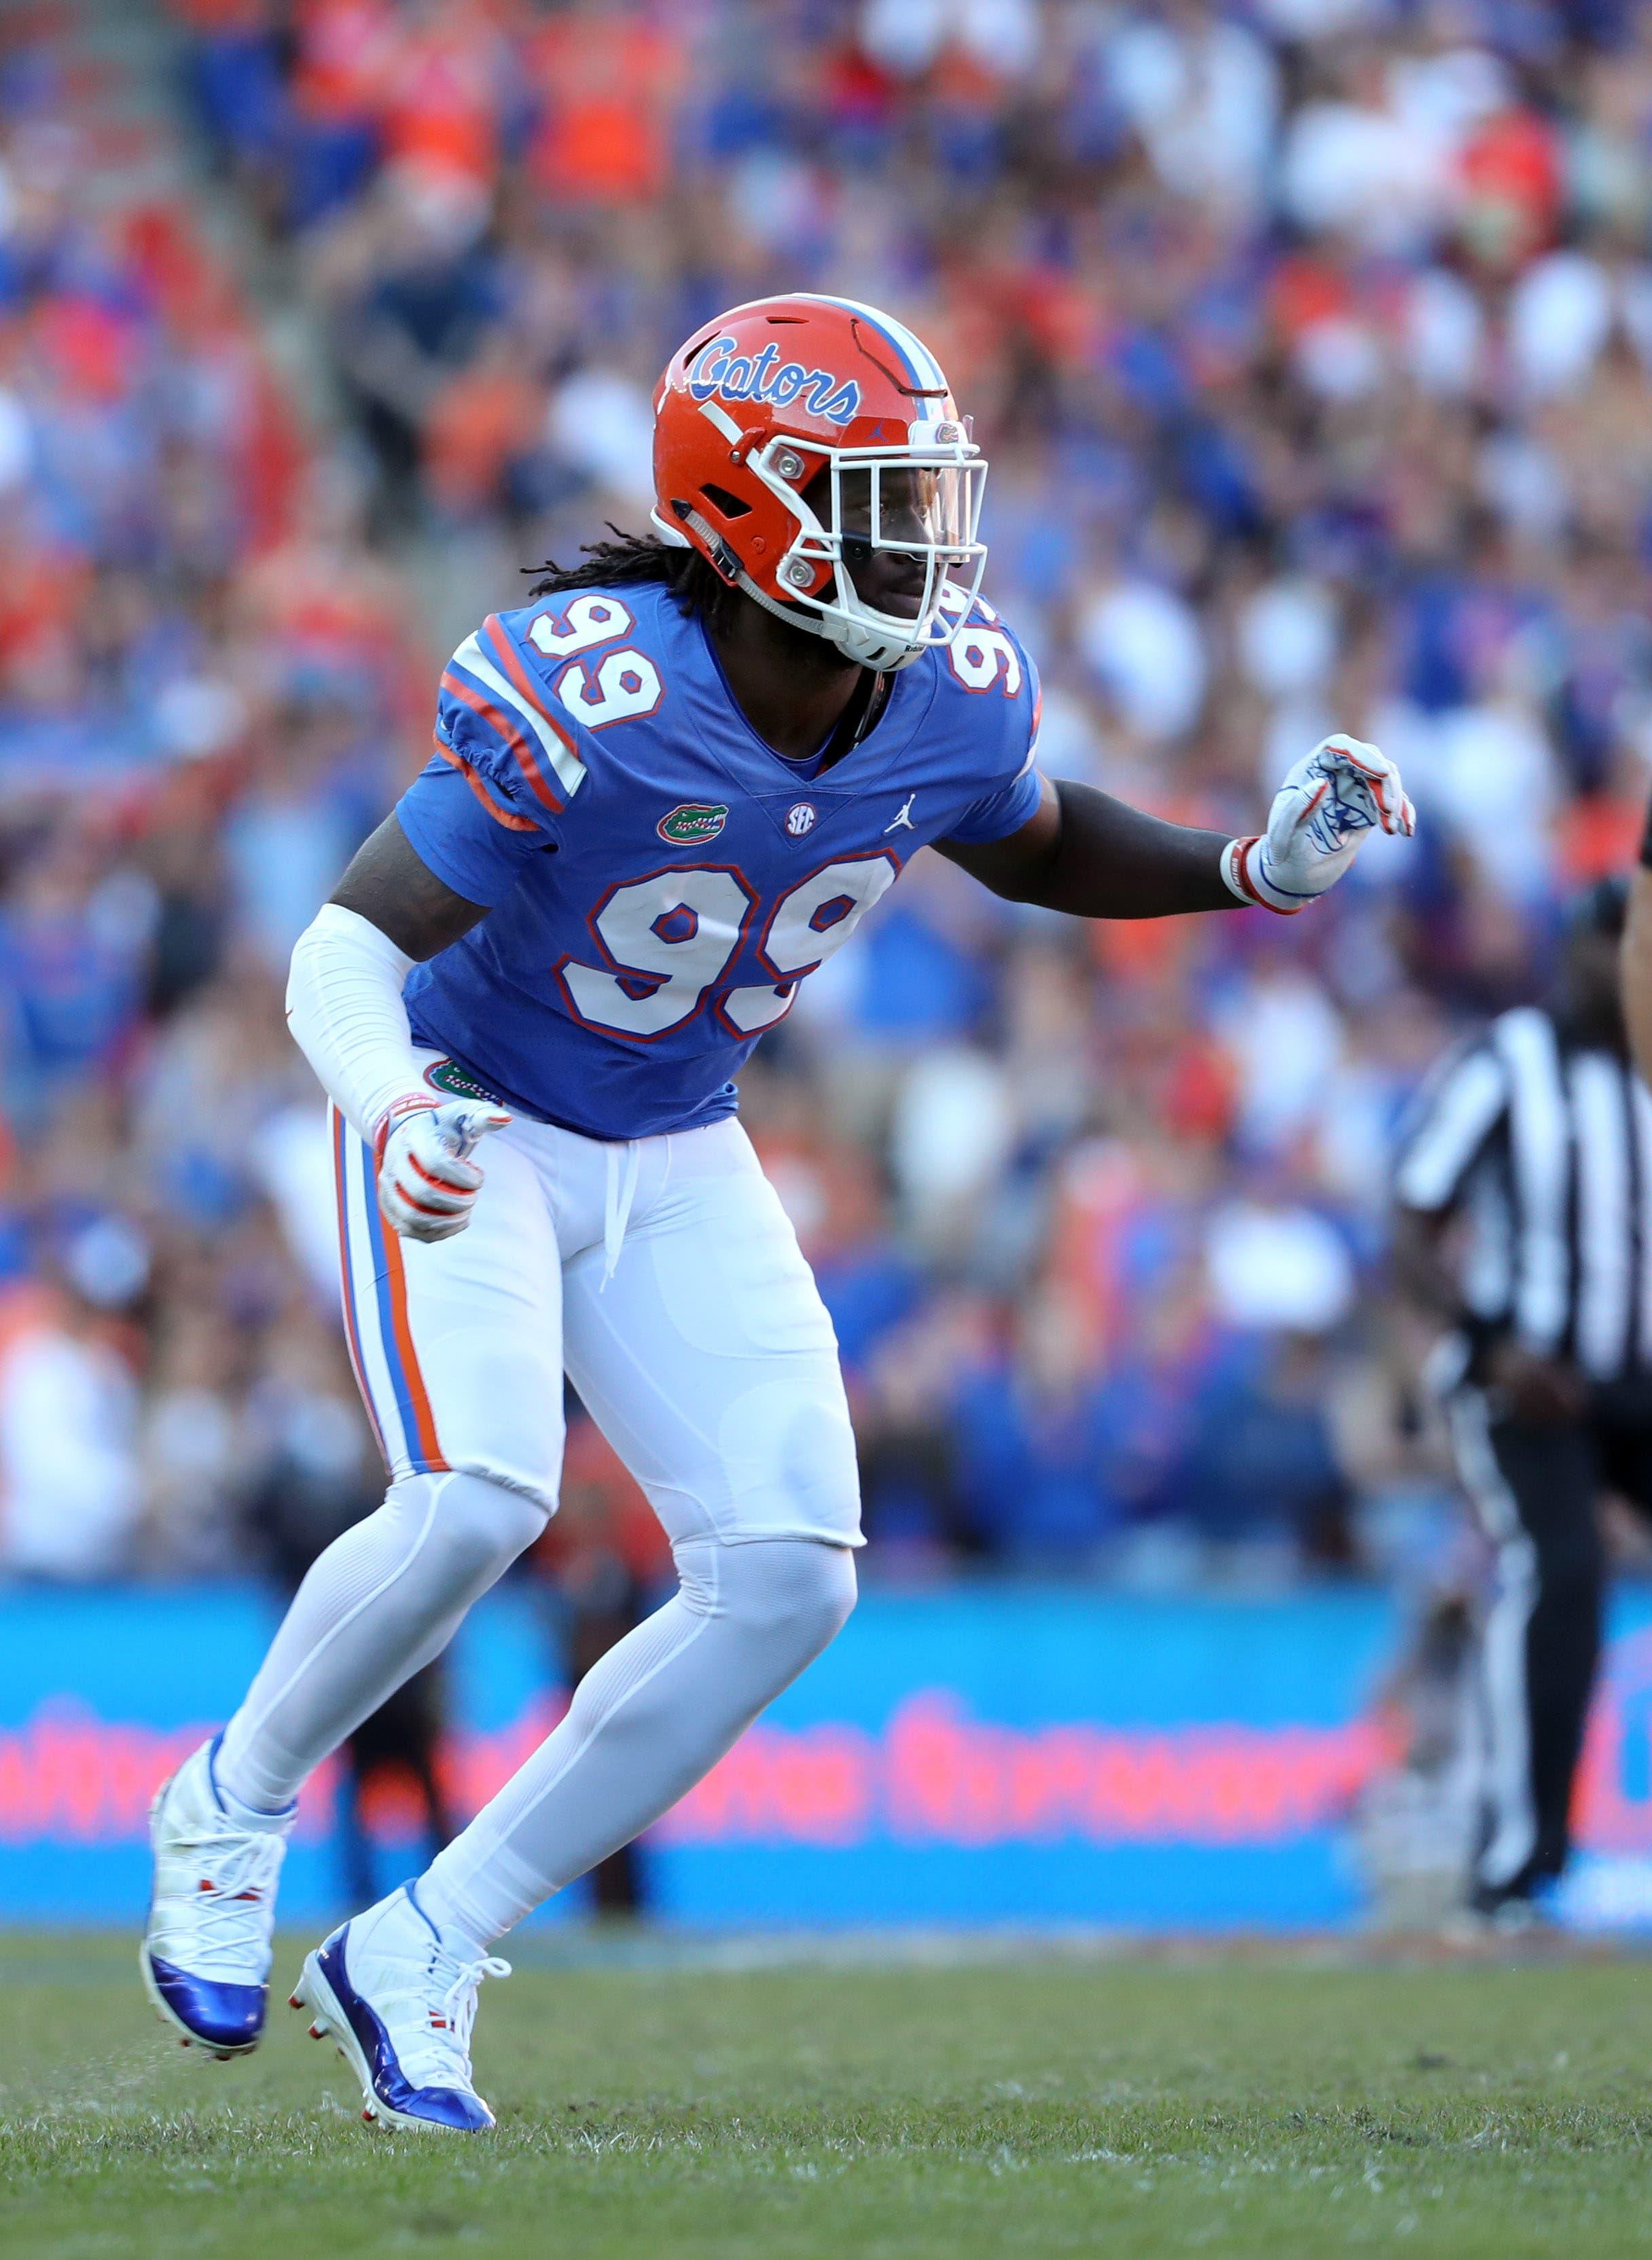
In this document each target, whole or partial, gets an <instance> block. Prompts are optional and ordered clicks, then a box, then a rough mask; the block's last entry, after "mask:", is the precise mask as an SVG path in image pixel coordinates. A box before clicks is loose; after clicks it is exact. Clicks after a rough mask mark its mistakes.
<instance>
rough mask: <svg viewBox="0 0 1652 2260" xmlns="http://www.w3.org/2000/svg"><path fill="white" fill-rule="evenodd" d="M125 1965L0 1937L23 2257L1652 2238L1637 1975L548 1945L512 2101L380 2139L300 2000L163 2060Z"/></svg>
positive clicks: (497, 2082)
mask: <svg viewBox="0 0 1652 2260" xmlns="http://www.w3.org/2000/svg"><path fill="white" fill-rule="evenodd" d="M527 1958H528V1957H527V1956H526V1955H525V1956H524V1957H523V1959H524V1961H526V1960H527ZM289 1962H291V1963H293V1966H294V1967H295V1968H296V1966H297V1957H296V1956H294V1955H293V1954H290V1953H286V1954H283V1955H282V1957H281V1960H280V1962H279V1963H278V1965H277V1966H278V1969H279V1970H283V1971H284V1970H286V1968H287V1965H288V1963H289ZM131 1963H132V1952H131V1949H130V1946H129V1942H127V1941H125V1940H124V1939H122V1940H118V1941H111V1940H106V1939H96V1940H89V1941H82V1940H78V1939H75V1938H74V1937H71V1936H66V1935H35V1936H31V1937H17V1936H13V1937H11V1938H10V1939H9V1940H7V1941H5V1942H4V1944H3V1945H0V1971H3V1972H4V1978H5V1981H6V1991H5V2000H6V2004H7V2006H8V2011H9V2013H8V2016H7V2018H6V2026H7V2031H8V2035H9V2045H8V2047H7V2050H6V2061H5V2063H4V2083H3V2084H0V2192H4V2195H3V2197H0V2255H4V2256H7V2260H10V2256H12V2255H18V2256H21V2255H25V2254H26V2255H30V2256H43V2255H51V2256H54V2260H57V2256H61V2260H82V2256H83V2260H94V2256H97V2260H116V2256H124V2255H143V2256H146V2260H147V2256H149V2255H152V2254H153V2255H161V2254H166V2255H171V2254H174V2253H177V2254H188V2255H190V2256H200V2260H218V2256H223V2260H266V2256H277V2255H279V2256H281V2260H322V2256H325V2255H331V2254H333V2253H345V2254H358V2253H373V2254H377V2253H385V2254H391V2253H409V2252H411V2253H418V2254H430V2255H440V2254H449V2253H451V2254H453V2255H454V2256H460V2255H463V2256H467V2260H468V2256H483V2255H493V2254H498V2255H508V2256H511V2260H529V2256H537V2255H539V2254H555V2255H558V2256H563V2260H622V2256H623V2260H656V2256H676V2255H683V2256H691V2260H712V2256H716V2260H805V2256H806V2260H816V2256H819V2260H826V2256H831V2260H842V2256H866V2260H895V2256H900V2260H919V2256H922V2260H930V2256H936V2260H977V2256H979V2260H987V2256H995V2260H996V2256H1000V2255H1026V2254H1047V2253H1048V2254H1063V2253H1091V2252H1095V2253H1102V2252H1105V2253H1106V2254H1107V2255H1109V2256H1112V2260H1124V2256H1135V2255H1144V2256H1145V2255H1160V2254H1165V2253H1176V2252H1183V2251H1191V2250H1202V2251H1208V2252H1212V2253H1216V2254H1219V2255H1229V2254H1241V2255H1249V2254H1259V2255H1261V2254H1265V2255H1269V2256H1271V2260H1283V2256H1287V2255H1290V2256H1296V2255H1303V2256H1309V2255H1312V2256H1319V2255H1322V2254H1327V2253H1340V2252H1345V2251H1348V2252H1353V2251H1360V2252H1363V2251H1366V2250H1369V2249H1372V2248H1377V2249H1387V2248H1390V2247H1393V2248H1397V2249H1403V2250H1405V2251H1406V2252H1409V2253H1412V2254H1422V2253H1450V2254H1453V2255H1455V2256H1462V2260H1478V2256H1481V2255H1484V2256H1486V2260H1491V2256H1495V2260H1511V2256H1515V2255H1522V2256H1523V2255H1534V2256H1535V2255H1540V2254H1541V2255H1544V2256H1548V2255H1554V2254H1559V2253H1570V2251H1572V2250H1573V2249H1576V2250H1577V2251H1578V2252H1580V2253H1583V2252H1586V2253H1587V2254H1588V2256H1589V2260H1607V2256H1610V2255H1614V2254H1618V2253H1652V1999H1648V1990H1649V1987H1652V1970H1648V1969H1646V1968H1643V1967H1642V1966H1641V1965H1639V1964H1637V1963H1633V1962H1629V1963H1610V1962H1600V1961H1588V1962H1577V1961H1573V1962H1570V1963H1556V1962H1553V1961H1549V1962H1547V1963H1530V1964H1527V1965H1524V1966H1490V1965H1486V1964H1475V1963H1448V1964H1442V1965H1441V1966H1422V1967H1418V1966H1411V1967H1405V1966H1396V1967H1391V1968H1383V1967H1350V1966H1342V1967H1339V1966H1334V1965H1329V1966H1327V1965H1325V1964H1323V1963H1319V1962H1316V1959H1315V1957H1313V1956H1299V1957H1296V1958H1292V1957H1291V1956H1287V1955H1284V1954H1283V1953H1282V1954H1278V1955H1273V1956H1260V1957H1257V1958H1251V1959H1227V1960H1212V1959H1207V1958H1203V1957H1198V1958H1189V1959H1180V1960H1178V1959H1176V1958H1173V1957H1172V1958H1161V1959H1155V1960H1148V1961H1140V1960H1136V1961H1132V1960H1127V1959H1107V1958H1100V1957H1096V1958H1081V1957H1077V1956H1066V1957H1063V1956H1055V1955H1050V1956H1042V1957H1032V1958H1027V1959H1023V1960H1019V1961H1014V1962H1004V1961H991V1962H984V1963H976V1964H974V1965H972V1966H970V1965H966V1966H962V1967H957V1968H942V1967H926V1966H914V1965H911V1964H905V1965H904V1964H901V1963H891V1964H890V1965H889V1966H886V1967H877V1966H866V1965H864V1964H862V1965H857V1966H853V1967H839V1968H833V1967H782V1968H775V1969H766V1970H743V1971H735V1972H731V1971H727V1970H715V1969H710V1968H705V1967H692V1966H690V1967H683V1968H674V1967H671V1966H669V1965H667V1966H647V1965H645V1966H640V1967H590V1966H583V1967H582V1966H573V1967H560V1966H552V1965H548V1964H547V1963H545V1962H544V1961H540V1962H539V1963H537V1964H536V1965H533V1966H527V1967H518V1974H517V1975H516V1976H515V1977H512V1978H511V1980H510V1981H509V1982H508V1983H505V1984H499V1985H490V1986H489V1987H488V1988H487V1989H486V1990H485V1992H484V1994H483V2014H482V2019H481V2022H480V2025H479V2028H478V2045H477V2049H476V2062H477V2069H478V2073H479V2078H480V2082H481V2085H482V2087H483V2092H485V2093H486V2094H488V2095H489V2096H490V2099H492V2101H493V2103H494V2104H495V2106H496V2107H497V2110H498V2112H499V2114H500V2124H499V2128H498V2131H497V2134H495V2135H490V2136H485V2137H483V2138H481V2139H479V2140H476V2141H471V2142H440V2141H421V2140H418V2139H417V2138H414V2137H411V2136H408V2135H385V2134H384V2133H383V2132H382V2131H379V2130H377V2129H374V2128H367V2127H364V2126H363V2125H362V2124H361V2121H360V2120H359V2119H358V2117H357V2116H356V2097H355V2093H354V2088H353V2085H352V2084H351V2083H350V2081H349V2079H348V2077H347V2074H346V2071H345V2069H344V2066H343V2065H342V2064H341V2063H340V2062H339V2060H338V2058H337V2057H336V2056H333V2054H332V2052H331V2050H330V2049H326V2050H324V2049H323V2048H321V2047H318V2046H317V2045H316V2044H315V2043H314V2042H311V2041H310V2040H309V2039H308V2038H307V2037H306V2036H305V2035H304V2029H303V2026H302V2024H301V2022H300V2020H299V2019H298V2018H297V2017H296V2016H294V2015H292V2014H291V2013H290V2012H289V2011H287V2010H286V2009H285V2008H284V2007H283V2008H282V2010H281V2012H280V2013H279V2014H278V2016H277V2019H276V2022H275V2029H274V2032H273V2033H272V2035H270V2037H269V2038H268V2040H267V2042H266V2043H265V2045H264V2047H263V2049H261V2051H260V2052H259V2054H258V2055H257V2056H255V2057H254V2058H252V2059H250V2060H249V2061H247V2062H246V2063H237V2064H216V2063H209V2062H205V2061H204V2060H203V2059H201V2058H200V2057H199V2056H197V2055H196V2054H195V2053H194V2052H193V2051H187V2052H186V2051H184V2050H182V2049H178V2048H176V2047H175V2045H174V2044H172V2043H170V2042H168V2040H167V2039H166V2036H165V2035H164V2034H163V2033H162V2031H161V2028H160V2026H159V2025H158V2024H157V2023H155V2022H154V2020H153V2019H152V2018H151V2016H150V2014H149V2012H148V2011H147V2008H146V2006H144V2004H143V2002H142V2000H141V1999H140V1998H139V1991H138V1986H137V1982H136V1978H135V1976H134V1975H133V1974H132V1970H131V1967H130V1965H131Z"/></svg>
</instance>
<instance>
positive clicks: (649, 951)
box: [397, 583, 1039, 1138]
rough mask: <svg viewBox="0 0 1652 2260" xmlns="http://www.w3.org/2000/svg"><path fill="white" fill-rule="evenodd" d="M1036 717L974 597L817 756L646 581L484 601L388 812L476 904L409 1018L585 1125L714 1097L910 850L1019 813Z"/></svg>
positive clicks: (676, 1120)
mask: <svg viewBox="0 0 1652 2260" xmlns="http://www.w3.org/2000/svg"><path fill="white" fill-rule="evenodd" d="M1037 721H1038V683H1037V678H1036V676H1035V675H1034V672H1033V665H1032V662H1031V661H1030V660H1029V659H1028V658H1027V656H1026V653H1025V652H1024V651H1023V650H1022V649H1021V647H1020V646H1019V643H1018V642H1017V641H1016V640H1015V638H1014V637H1013V636H1012V635H1011V634H1010V633H1009V632H1008V630H1007V629H1005V627H1004V626H1003V625H1002V623H1001V622H1000V621H999V620H998V617H997V615H996V614H995V613H994V612H993V611H992V610H991V608H990V606H989V605H986V604H982V603H980V602H979V601H977V602H976V604H975V605H974V607H973V608H972V610H971V612H970V615H969V619H967V620H966V621H965V622H964V624H963V626H962V628H961V629H960V631H959V633H958V635H957V637H956V638H955V640H954V641H953V643H952V644H951V645H950V646H948V647H946V648H945V649H942V650H935V651H929V652H926V653H925V654H924V655H923V657H922V658H920V659H919V660H918V661H916V662H914V663H913V664H912V666H910V667H908V668H906V669H904V670H903V671H902V672H901V673H900V674H898V676H896V677H895V679H894V682H893V683H892V685H891V687H890V695H889V697H888V699H887V701H886V703H885V705H884V709H883V713H882V715H881V716H880V718H879V719H878V721H877V724H876V727H875V728H874V729H872V730H871V731H869V733H868V734H867V735H866V737H864V738H863V739H862V741H861V742H860V744H859V745H857V746H855V747H854V748H853V749H852V750H851V751H850V752H848V753H847V754H846V755H844V756H843V757H842V758H841V760H840V761H838V762H835V763H834V764H833V767H832V768H831V769H827V770H826V771H825V772H824V773H823V774H819V775H811V774H810V768H811V765H810V764H807V763H798V762H790V761H788V760H786V759H785V758H783V756H782V755H779V754H776V753H775V752H774V751H773V750H772V748H771V747H769V746H767V745H765V744H764V742H763V741H762V739H761V738H759V737H758V736H757V734H756V733H755V732H754V730H753V728H752V727H751V725H750V724H749V723H748V722H747V719H746V718H745V716H744V714H743V713H742V712H741V710H740V706H739V704H737V703H736V701H735V698H734V697H733V692H732V691H731V690H730V689H729V687H728V684H727V682H726V679H725V677H724V675H723V671H722V669H721V667H720V665H719V662H718V659H717V655H716V653H715V651H714V650H713V648H712V643H711V641H710V639H709V638H708V636H707V634H706V632H705V629H704V626H703V624H702V623H701V621H700V620H699V619H698V618H697V616H695V615H693V614H691V613H689V612H686V611H683V608H682V607H681V606H680V605H679V604H677V602H676V599H675V598H674V597H672V596H671V594H670V592H669V590H667V589H666V588H664V587H663V586H662V585H656V584H653V583H644V584H642V585H640V586H629V585H626V586H619V587H615V588H604V589H582V590H571V591H563V592H562V593H561V594H559V595H556V596H552V597H544V598H541V599H540V601H538V602H537V603H534V604H526V605H524V606H523V607H522V609H521V610H520V611H512V612H504V613H498V614H495V615H493V616H491V617H490V619H488V620H487V621H486V622H485V623H484V624H483V626H482V628H480V629H479V630H478V632H477V633H476V634H475V635H473V636H471V637H470V638H468V640H467V641H466V642H465V643H464V644H462V645H461V647H460V648H459V650H458V651H457V652H456V653H455V654H454V658H453V661H452V662H451V664H450V665H449V667H448V668H447V670H446V672H445V673H444V675H443V676H442V679H441V694H440V705H439V709H438V715H437V723H436V748H437V750H436V754H435V755H434V757H433V759H432V761H431V762H430V764H429V766H428V767H427V768H426V769H425V770H424V772H423V773H422V775H421V776H419V777H418V778H417V779H416V780H415V782H414V783H413V784H412V785H411V787H410V788H409V789H408V790H407V791H406V793H404V796H403V797H402V799H401V802H400V803H399V805H398V808H397V815H398V816H399V818H400V820H401V825H402V828H403V830H404V832H405V833H406V835H407V837H408V839H409V840H410V841H411V843H412V846H413V847H414V848H415V849H416V850H417V852H418V855H419V856H420V857H421V858H422V859H423V861H424V862H426V863H427V864H428V865H429V866H430V868H431V869H432V870H433V871H434V872H435V873H436V875H437V876H439V877H440V878H442V879H444V880H446V882H447V884H448V885H449V886H450V887H452V888H453V889H454V890H455V891H456V892H457V893H459V894H461V895H463V896H464V897H466V898H467V899H468V900H469V901H471V902H473V903H483V904H485V905H488V915H487V917H486V918H484V919H482V920H480V921H479V923H478V924H477V925H476V926H474V927H473V928H472V929H471V931H470V932H469V933H468V934H466V935H465V936H464V938H463V939H462V940H460V941H456V942H455V943H454V945H453V947H452V948H449V949H445V950H443V951H442V952H441V953H440V955H439V956H436V957H433V958H432V959H431V960H430V961H429V962H428V963H427V964H424V965H419V966H417V967H415V968H414V969H413V971H412V973H411V975H410V976H409V978H408V982H407V988H406V998H407V1006H408V1012H409V1016H410V1019H411V1022H412V1026H413V1032H414V1034H415V1037H416V1038H417V1039H418V1041H420V1042H421V1043H425V1044H428V1045H431V1046H433V1047H434V1048H436V1049H437V1050H439V1051H441V1052H445V1053H447V1054H449V1055H451V1056H452V1057H453V1058H454V1061H455V1062H458V1063H459V1064H460V1065H461V1067H462V1068H464V1069H468V1072H469V1074H470V1076H471V1077H472V1078H473V1079H474V1080H475V1081H476V1083H478V1084H481V1085H482V1086H483V1088H484V1089H485V1090H487V1091H489V1092H490V1093H491V1094H493V1095H494V1096H496V1097H497V1098H499V1099H500V1100H501V1101H503V1102H504V1104H505V1105H511V1106H515V1107H519V1108H521V1109H522V1110H523V1111H524V1112H527V1113H529V1114H533V1115H536V1116H539V1117H540V1118H541V1119H544V1120H547V1121H550V1122H554V1123H559V1124H561V1125H562V1126H564V1127H566V1128H569V1129H573V1130H577V1131H581V1132H583V1134H585V1135H587V1136H589V1137H594V1138H640V1137H647V1136H652V1135H654V1134H657V1133H660V1132H662V1131H669V1130H682V1129H687V1128H691V1127H693V1126H696V1125H697V1124H699V1123H703V1122H709V1121H712V1120H714V1119H716V1118H717V1117H718V1116H719V1115H721V1114H726V1113H728V1112H731V1111H732V1110H733V1106H734V1103H735V1098H734V1089H733V1080H732V1079H733V1076H734V1074H735V1072H736V1070H737V1069H739V1068H740V1065H741V1063H742V1062H743V1061H744V1060H745V1059H746V1058H747V1055H748V1054H749V1053H750V1051H751V1049H752V1047H753V1046H754V1044H755V1042H756V1041H757V1039H758V1038H759V1036H761V1035H762V1033H763V1031H764V1029H765V1028H771V1027H773V1026H774V1025H775V1023H776V1021H777V1020H780V1019H783V1018H784V1016H785V1014H786V1012H788V1011H789V1010H790V1006H791V1003H792V999H793V998H794V997H795V996H796V994H797V983H798V982H799V981H801V980H803V979H804V978H805V976H807V975H808V974H809V973H811V972H812V971H813V969H815V967H816V966H817V965H819V963H820V962H821V961H822V959H824V958H826V957H828V956H830V955H832V953H833V951H834V950H836V949H839V948H841V947H842V945H843V943H844V942H845V941H847V939H848V937H849V935H850V934H851V933H853V932H854V930H855V926H856V925H857V924H858V923H859V922H860V920H861V919H862V917H863V916H864V915H865V913H866V912H868V911H869V909H870V908H871V906H872V905H873V904H874V903H876V901H877V900H878V898H880V896H882V895H883V893H885V891H886V890H888V889H889V887H890V885H891V884H892V883H894V881H895V880H896V878H897V877H898V876H899V874H900V871H901V869H902V866H903V865H904V864H905V862H906V861H907V859H908V857H909V856H911V855H912V854H913V853H914V852H915V850H916V849H918V848H919V847H923V846H924V845H926V842H928V841H929V840H962V841H979V840H997V839H1001V838H1003V837H1004V836H1005V834H1006V833H1012V832H1014V831H1016V830H1017V829H1019V826H1021V825H1023V824H1025V823H1026V820H1027V819H1028V818H1029V817H1030V816H1031V815H1032V813H1033V810H1034V808H1035V807H1036V806H1037V803H1038V790H1039V786H1038V777H1037V773H1036V771H1035V769H1034V768H1033V739H1034V736H1035V733H1036V730H1037Z"/></svg>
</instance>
